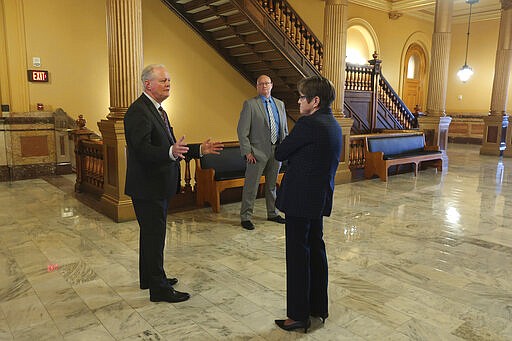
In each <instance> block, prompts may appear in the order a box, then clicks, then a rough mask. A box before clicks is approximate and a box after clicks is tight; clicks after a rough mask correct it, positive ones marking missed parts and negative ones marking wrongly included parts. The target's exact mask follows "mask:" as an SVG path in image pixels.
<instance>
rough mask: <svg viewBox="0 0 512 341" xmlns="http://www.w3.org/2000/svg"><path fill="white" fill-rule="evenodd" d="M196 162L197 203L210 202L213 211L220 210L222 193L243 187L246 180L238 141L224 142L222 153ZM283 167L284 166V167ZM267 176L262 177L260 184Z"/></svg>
mask: <svg viewBox="0 0 512 341" xmlns="http://www.w3.org/2000/svg"><path fill="white" fill-rule="evenodd" d="M195 163H196V175H195V176H196V204H197V206H199V207H202V206H204V204H205V203H209V204H210V205H211V207H212V210H213V212H215V213H218V212H219V211H220V194H221V193H222V191H224V190H225V189H227V188H236V187H242V186H243V185H244V181H245V167H246V161H245V158H244V157H243V156H242V155H241V154H240V145H239V143H238V142H224V150H222V151H221V152H220V155H213V154H208V155H205V156H203V157H202V158H200V159H195ZM282 168H283V167H282ZM283 171H284V170H283V169H282V170H281V172H280V173H279V175H278V177H277V184H278V185H279V184H281V180H282V179H283ZM264 183H265V177H264V176H262V177H261V178H260V184H264Z"/></svg>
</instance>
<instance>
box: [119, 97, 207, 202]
mask: <svg viewBox="0 0 512 341" xmlns="http://www.w3.org/2000/svg"><path fill="white" fill-rule="evenodd" d="M124 131H125V138H126V154H127V155H126V158H127V168H126V186H125V193H126V194H127V195H129V196H131V197H132V198H138V199H148V200H153V199H157V200H162V199H169V198H171V197H172V195H174V194H175V193H176V192H177V191H178V190H179V189H180V188H179V184H180V163H179V160H176V161H173V160H171V158H170V157H169V148H170V147H171V145H172V143H173V142H172V140H171V138H170V137H169V135H168V134H167V131H166V129H165V126H164V122H163V120H162V117H161V116H160V114H159V112H158V110H157V109H156V108H155V106H154V105H153V103H152V102H151V101H150V100H149V98H147V96H146V95H144V94H142V95H141V96H140V97H139V98H138V99H137V100H135V102H133V103H132V105H130V107H129V108H128V111H127V112H126V114H125V116H124ZM171 132H172V127H171ZM173 135H174V134H173ZM173 138H174V140H176V138H175V137H174V136H173ZM189 147H190V149H189V152H188V155H190V156H191V157H199V145H198V144H194V145H189Z"/></svg>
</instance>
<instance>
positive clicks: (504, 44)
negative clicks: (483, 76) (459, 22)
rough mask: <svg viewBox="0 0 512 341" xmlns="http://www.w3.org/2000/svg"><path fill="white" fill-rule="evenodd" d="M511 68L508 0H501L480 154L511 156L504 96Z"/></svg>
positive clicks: (510, 2)
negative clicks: (492, 76)
mask: <svg viewBox="0 0 512 341" xmlns="http://www.w3.org/2000/svg"><path fill="white" fill-rule="evenodd" d="M511 70H512V0H501V20H500V33H499V36H498V47H497V49H496V62H495V64H494V82H493V85H492V95H491V112H490V115H489V116H487V117H485V118H484V123H485V128H484V137H483V140H482V147H481V148H480V154H485V155H500V153H501V150H502V149H503V147H505V145H506V149H505V152H504V153H503V156H507V157H512V142H511V139H512V136H511V135H512V133H511V131H510V128H509V127H508V113H507V97H508V85H509V80H510V72H511Z"/></svg>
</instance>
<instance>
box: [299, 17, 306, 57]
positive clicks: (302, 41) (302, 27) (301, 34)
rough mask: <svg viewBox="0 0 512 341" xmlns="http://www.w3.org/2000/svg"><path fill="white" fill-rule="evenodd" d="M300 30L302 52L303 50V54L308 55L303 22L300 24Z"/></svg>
mask: <svg viewBox="0 0 512 341" xmlns="http://www.w3.org/2000/svg"><path fill="white" fill-rule="evenodd" d="M299 30H300V52H302V54H303V55H306V30H305V29H304V26H303V25H302V23H300V24H299Z"/></svg>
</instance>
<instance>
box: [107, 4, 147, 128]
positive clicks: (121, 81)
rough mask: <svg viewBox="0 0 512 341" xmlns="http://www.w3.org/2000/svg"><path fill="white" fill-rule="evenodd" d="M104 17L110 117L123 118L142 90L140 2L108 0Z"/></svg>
mask: <svg viewBox="0 0 512 341" xmlns="http://www.w3.org/2000/svg"><path fill="white" fill-rule="evenodd" d="M107 18H108V19H107V20H108V23H107V25H108V52H109V54H108V58H109V70H110V72H109V82H110V114H109V118H114V119H122V118H123V117H124V114H125V113H126V110H127V109H128V107H129V106H130V104H131V103H132V102H133V101H134V100H135V99H136V98H137V97H138V96H140V94H141V92H142V83H141V81H140V73H141V71H142V64H143V55H142V2H141V0H107Z"/></svg>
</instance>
